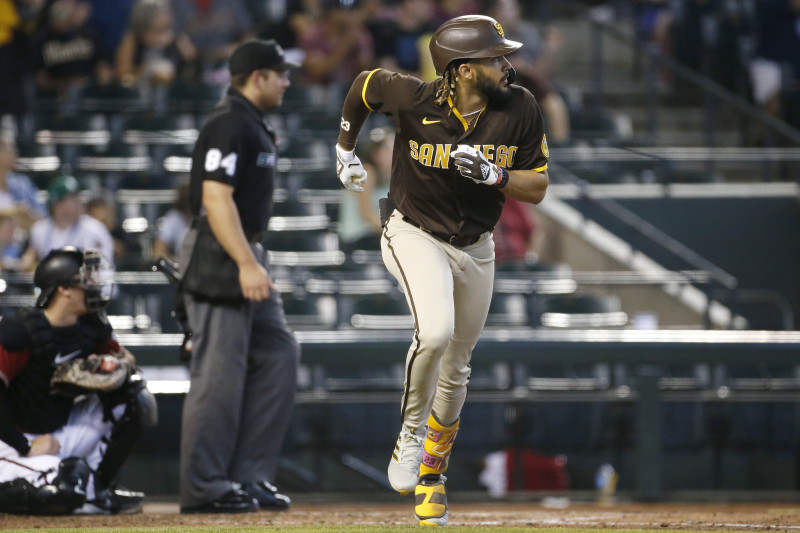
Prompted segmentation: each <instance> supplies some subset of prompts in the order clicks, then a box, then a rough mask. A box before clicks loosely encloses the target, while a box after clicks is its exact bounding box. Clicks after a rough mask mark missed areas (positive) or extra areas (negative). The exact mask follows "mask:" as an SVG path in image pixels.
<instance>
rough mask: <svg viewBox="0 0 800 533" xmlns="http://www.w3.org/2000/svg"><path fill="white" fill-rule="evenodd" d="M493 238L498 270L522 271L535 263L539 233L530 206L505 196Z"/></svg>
mask: <svg viewBox="0 0 800 533" xmlns="http://www.w3.org/2000/svg"><path fill="white" fill-rule="evenodd" d="M493 237H494V255H495V259H494V260H495V263H496V264H497V266H498V268H504V269H512V270H513V269H525V268H526V267H528V266H530V265H532V264H535V263H537V262H538V258H539V254H538V251H539V250H540V248H541V241H542V239H541V231H540V228H539V224H538V222H537V220H536V215H535V212H534V210H533V208H532V206H530V205H529V204H526V203H523V202H520V201H519V200H515V199H514V198H511V197H508V196H507V197H506V202H505V204H504V205H503V211H502V213H501V214H500V220H499V221H498V222H497V226H495V228H494V233H493Z"/></svg>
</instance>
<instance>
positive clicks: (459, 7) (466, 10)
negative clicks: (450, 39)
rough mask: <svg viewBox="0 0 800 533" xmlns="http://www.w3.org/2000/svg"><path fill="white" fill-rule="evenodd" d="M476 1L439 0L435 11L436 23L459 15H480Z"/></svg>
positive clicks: (478, 4)
mask: <svg viewBox="0 0 800 533" xmlns="http://www.w3.org/2000/svg"><path fill="white" fill-rule="evenodd" d="M481 14H483V13H481V5H480V2H479V1H478V0H439V1H438V6H437V9H436V22H437V23H438V24H441V23H442V22H444V21H446V20H448V19H451V18H453V17H460V16H461V15H481Z"/></svg>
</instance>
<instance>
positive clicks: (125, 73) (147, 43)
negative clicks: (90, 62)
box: [115, 0, 196, 88]
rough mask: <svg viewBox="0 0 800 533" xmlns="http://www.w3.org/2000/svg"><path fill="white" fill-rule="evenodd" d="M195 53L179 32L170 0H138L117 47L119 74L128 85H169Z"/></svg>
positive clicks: (146, 86) (187, 40) (190, 43)
mask: <svg viewBox="0 0 800 533" xmlns="http://www.w3.org/2000/svg"><path fill="white" fill-rule="evenodd" d="M195 56H196V51H195V49H194V45H193V44H192V42H191V41H190V40H189V38H188V37H187V36H186V35H185V34H176V32H175V29H174V24H173V16H172V9H171V8H170V5H169V0H138V1H137V2H136V4H135V5H134V7H133V11H132V12H131V18H130V22H129V24H128V29H127V31H126V32H125V35H124V36H123V38H122V42H121V44H120V46H119V48H118V49H117V54H116V60H115V64H116V71H117V76H118V77H119V79H120V81H121V82H122V84H123V85H125V86H128V87H130V86H133V85H139V86H141V87H143V88H149V87H158V86H166V85H169V84H170V83H172V80H173V79H174V78H175V77H176V76H178V75H179V74H180V73H181V72H182V70H183V68H184V66H185V65H186V63H187V62H191V61H193V60H194V58H195Z"/></svg>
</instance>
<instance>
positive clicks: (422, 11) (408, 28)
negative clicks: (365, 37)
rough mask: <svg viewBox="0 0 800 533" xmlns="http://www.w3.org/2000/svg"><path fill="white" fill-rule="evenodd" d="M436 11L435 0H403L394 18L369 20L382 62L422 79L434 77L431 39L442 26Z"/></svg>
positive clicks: (391, 68) (393, 68) (381, 63)
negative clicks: (438, 21)
mask: <svg viewBox="0 0 800 533" xmlns="http://www.w3.org/2000/svg"><path fill="white" fill-rule="evenodd" d="M435 13H436V4H435V3H434V1H433V0H401V1H400V2H399V3H398V5H397V8H396V9H395V11H394V16H393V17H392V18H390V19H378V20H373V21H371V22H369V23H368V27H369V30H370V32H371V33H372V36H373V39H374V41H375V59H376V60H377V62H378V66H380V67H383V68H386V69H389V70H393V71H397V72H403V73H406V74H411V75H413V76H416V77H418V78H420V79H422V80H431V79H434V78H435V77H436V72H434V69H433V63H431V60H430V52H428V43H429V42H430V39H431V35H433V32H434V30H436V28H437V27H438V26H439V24H438V23H437V20H436V19H435V17H434V15H435ZM448 18H449V17H448ZM351 78H352V76H351Z"/></svg>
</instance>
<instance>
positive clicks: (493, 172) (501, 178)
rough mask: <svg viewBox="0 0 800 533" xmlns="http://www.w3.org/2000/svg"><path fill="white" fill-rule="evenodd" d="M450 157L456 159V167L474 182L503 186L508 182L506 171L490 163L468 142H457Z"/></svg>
mask: <svg viewBox="0 0 800 533" xmlns="http://www.w3.org/2000/svg"><path fill="white" fill-rule="evenodd" d="M450 157H452V158H453V159H455V160H456V169H457V170H458V172H459V173H460V174H461V175H462V176H464V177H465V178H469V179H471V180H472V181H474V182H475V183H483V184H484V185H493V186H495V187H503V186H505V184H506V183H508V171H507V170H505V169H504V168H502V167H499V166H497V165H495V164H494V163H490V162H489V161H488V160H487V159H486V157H484V155H483V153H481V152H479V151H478V150H476V149H475V148H474V147H472V146H470V145H468V144H459V145H458V146H457V147H456V149H455V151H454V152H452V153H451V154H450Z"/></svg>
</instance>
